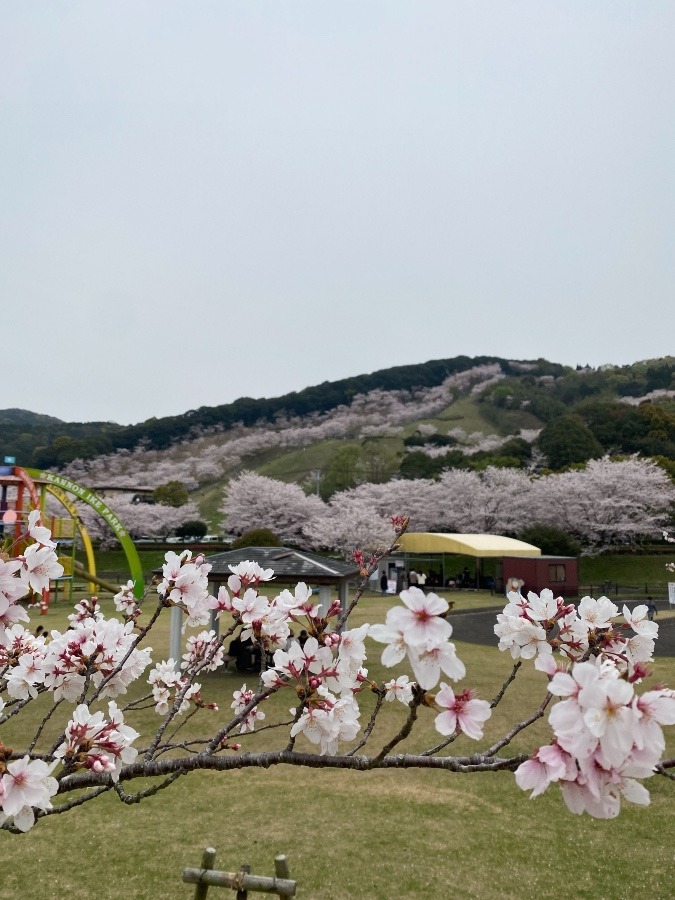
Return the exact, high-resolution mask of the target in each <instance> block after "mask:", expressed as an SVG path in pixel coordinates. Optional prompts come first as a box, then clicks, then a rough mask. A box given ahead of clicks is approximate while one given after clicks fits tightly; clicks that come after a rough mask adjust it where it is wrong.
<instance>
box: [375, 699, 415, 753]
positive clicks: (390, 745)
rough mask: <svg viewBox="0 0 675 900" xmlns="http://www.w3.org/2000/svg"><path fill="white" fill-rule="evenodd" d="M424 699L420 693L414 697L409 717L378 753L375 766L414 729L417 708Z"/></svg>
mask: <svg viewBox="0 0 675 900" xmlns="http://www.w3.org/2000/svg"><path fill="white" fill-rule="evenodd" d="M422 699H423V698H422V697H421V696H420V695H419V694H417V695H416V696H415V697H413V701H412V703H411V704H410V712H409V713H408V718H407V719H406V721H405V723H404V724H403V726H402V728H401V730H400V731H399V732H398V734H397V735H396V736H395V737H393V738H392V739H391V740H390V741H389V743H388V744H385V745H384V747H383V748H382V749H381V750H380V752H379V753H378V754H377V756H376V757H374V759H373V761H372V765H373V768H375V767H376V766H377V763H378V762H380V760H382V759H384V758H385V757H386V755H387V753H389V751H390V750H393V749H394V747H395V746H396V745H397V744H400V743H401V741H404V740H405V739H406V738H407V737H408V735H409V734H410V732H411V731H412V727H413V725H414V724H415V721H416V720H417V709H418V707H419V706H420V705H421V703H422Z"/></svg>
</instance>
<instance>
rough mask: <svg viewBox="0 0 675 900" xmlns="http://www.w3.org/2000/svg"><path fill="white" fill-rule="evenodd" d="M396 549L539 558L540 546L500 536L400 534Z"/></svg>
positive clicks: (414, 551) (411, 551) (413, 551)
mask: <svg viewBox="0 0 675 900" xmlns="http://www.w3.org/2000/svg"><path fill="white" fill-rule="evenodd" d="M398 545H399V548H400V549H401V550H403V551H404V552H406V553H461V554H463V555H464V556H478V557H481V558H482V557H486V556H529V557H532V556H541V550H540V549H539V547H535V546H534V545H533V544H526V543H525V542H524V541H517V540H516V539H515V538H510V537H503V536H502V535H500V534H435V533H433V532H428V531H427V532H417V533H412V534H403V535H401V537H400V538H399V541H398Z"/></svg>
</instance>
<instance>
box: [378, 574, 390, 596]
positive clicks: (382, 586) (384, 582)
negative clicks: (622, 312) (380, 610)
mask: <svg viewBox="0 0 675 900" xmlns="http://www.w3.org/2000/svg"><path fill="white" fill-rule="evenodd" d="M388 587H389V579H388V578H387V573H386V572H385V571H384V569H383V570H382V577H381V578H380V590H381V591H382V596H383V597H384V595H385V594H386V593H387V589H388Z"/></svg>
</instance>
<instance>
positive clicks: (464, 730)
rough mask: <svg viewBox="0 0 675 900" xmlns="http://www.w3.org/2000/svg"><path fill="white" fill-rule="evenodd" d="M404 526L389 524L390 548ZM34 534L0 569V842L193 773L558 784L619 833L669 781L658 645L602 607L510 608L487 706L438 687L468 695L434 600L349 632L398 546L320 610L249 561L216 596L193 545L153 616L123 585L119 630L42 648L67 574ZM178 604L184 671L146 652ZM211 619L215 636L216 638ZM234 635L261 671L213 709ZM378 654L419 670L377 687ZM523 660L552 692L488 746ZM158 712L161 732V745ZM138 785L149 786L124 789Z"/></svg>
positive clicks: (535, 790) (669, 705)
mask: <svg viewBox="0 0 675 900" xmlns="http://www.w3.org/2000/svg"><path fill="white" fill-rule="evenodd" d="M407 524H408V520H407V518H405V517H401V516H397V517H394V519H393V520H392V523H391V528H392V530H393V531H394V539H395V538H396V537H397V536H398V535H400V534H401V533H402V532H403V531H404V530H405V528H406V527H407ZM21 537H22V540H33V541H35V543H33V544H30V545H29V546H28V549H26V550H24V551H23V552H22V553H21V554H20V555H17V556H12V554H11V552H10V551H11V547H8V548H7V552H6V553H5V554H4V556H3V558H2V559H0V729H1V728H2V726H3V725H5V723H7V722H9V721H10V720H14V721H13V724H16V725H17V727H18V725H19V724H20V723H21V721H22V720H23V721H25V723H26V724H25V740H24V742H23V743H22V746H21V747H20V748H19V749H16V748H14V747H11V748H10V747H9V746H8V745H7V744H5V743H2V742H1V741H0V829H4V830H10V831H16V832H23V831H27V830H28V829H30V828H32V827H33V826H34V825H35V823H36V822H37V821H38V820H39V819H41V818H44V817H46V816H49V815H54V814H57V813H64V812H66V811H67V810H69V809H71V808H73V807H75V806H79V805H81V804H82V803H85V802H88V801H91V800H94V799H95V798H96V797H98V796H99V795H101V794H103V793H106V792H109V791H113V792H115V793H116V794H117V795H118V796H119V797H120V799H121V800H123V801H124V802H126V803H132V802H136V801H139V800H142V799H143V798H144V797H147V796H151V795H152V794H154V793H157V791H159V790H162V789H164V788H166V787H169V786H170V785H171V784H172V783H173V781H175V779H176V778H177V777H179V776H180V775H182V774H185V773H187V772H190V771H194V770H196V769H213V770H219V771H223V772H226V771H230V770H232V769H241V768H246V767H251V766H264V767H267V766H271V765H278V764H287V765H293V766H309V767H317V766H321V767H325V768H343V769H345V768H348V769H355V770H358V771H363V770H369V769H376V768H397V769H401V768H425V769H429V768H433V769H442V770H445V771H452V772H465V773H469V772H486V771H498V770H509V771H514V772H515V777H516V782H517V784H518V785H519V786H520V787H521V788H522V789H524V790H528V791H530V792H531V794H532V796H536V795H538V794H540V793H542V792H543V791H544V790H546V789H547V788H548V787H549V786H550V785H551V784H553V783H556V784H558V785H559V786H560V789H561V792H562V796H563V800H564V802H565V804H566V805H567V806H568V808H569V809H570V810H571V811H572V812H574V813H582V812H587V813H589V814H590V815H592V816H595V817H601V818H608V817H611V816H614V815H616V814H617V813H618V812H619V810H620V806H621V802H622V800H626V801H629V802H633V803H638V804H646V803H648V802H649V794H648V791H647V790H646V788H645V787H644V785H643V783H642V782H643V781H644V780H645V779H647V778H649V777H651V776H652V775H654V774H657V773H661V774H667V773H668V770H669V769H671V768H675V760H674V759H670V760H669V759H663V753H664V750H665V739H664V734H663V728H664V727H666V726H669V725H673V724H675V692H673V691H672V690H670V689H668V688H666V687H664V686H661V685H654V686H651V687H648V688H647V689H646V690H642V685H643V683H644V682H645V680H646V679H647V678H648V677H649V672H648V665H649V661H650V659H651V656H652V653H653V649H654V641H655V639H656V638H657V635H658V628H657V626H656V625H655V623H653V622H650V621H649V620H648V618H646V612H647V610H646V608H645V607H637V608H636V609H633V610H629V609H628V608H626V607H624V609H623V614H621V613H620V612H619V610H618V608H617V607H616V606H615V605H614V604H613V603H612V602H611V601H610V600H608V599H607V598H604V597H601V598H599V599H597V600H596V599H593V598H590V597H588V598H583V600H582V601H581V602H580V604H579V606H578V607H575V606H574V605H572V604H569V603H566V602H565V601H564V600H563V599H562V598H559V597H554V596H553V595H552V594H551V593H550V592H546V591H544V592H542V594H541V595H536V594H529V595H528V596H527V597H526V598H524V597H522V596H521V595H520V594H510V595H509V597H508V603H507V604H506V606H505V608H504V611H503V612H502V613H501V614H500V615H499V617H498V622H497V625H496V626H495V631H496V635H497V637H498V639H499V646H500V649H502V650H504V651H507V650H508V651H509V653H510V654H511V656H512V658H513V660H514V664H513V670H512V672H511V675H510V676H509V677H508V678H507V679H506V681H505V683H504V684H503V685H502V687H501V689H500V690H499V691H498V692H497V694H496V695H495V696H494V697H493V698H492V699H491V700H490V699H486V698H484V697H479V696H478V695H477V692H476V690H475V689H474V688H473V687H472V686H471V685H470V684H469V685H467V686H464V685H461V686H460V685H457V686H456V687H451V686H450V685H449V684H448V683H447V682H446V681H442V680H441V679H442V677H443V676H445V677H447V678H448V679H450V680H451V681H453V682H455V683H457V682H462V681H463V680H464V679H465V676H466V669H465V666H464V664H463V662H462V661H461V660H460V659H459V657H458V655H457V649H456V647H455V645H454V644H453V643H452V642H451V640H450V638H451V637H452V625H451V623H450V622H449V621H448V620H447V618H446V614H447V613H448V604H447V603H446V601H445V600H443V599H442V598H440V597H438V596H436V595H435V594H433V593H429V594H424V593H423V592H422V591H421V590H420V589H418V588H415V587H411V588H409V589H408V590H406V591H403V592H402V593H401V595H400V600H401V604H400V605H395V606H393V607H392V608H391V609H390V610H389V611H388V613H387V615H386V621H385V622H384V623H381V624H377V623H373V624H371V623H362V624H360V625H358V626H351V625H350V617H351V615H352V613H353V612H354V610H355V609H356V607H357V606H358V604H359V602H360V599H361V596H362V592H363V589H364V588H365V585H366V584H367V581H368V578H369V576H370V575H371V574H372V573H373V572H374V571H375V570H376V569H377V567H378V563H379V561H380V559H381V558H382V556H383V555H384V554H385V553H388V552H391V550H392V549H393V548H392V546H389V547H384V548H383V549H382V550H379V551H373V552H372V553H371V555H370V556H369V557H367V556H366V555H365V554H364V552H363V551H358V552H355V554H354V559H355V561H356V562H357V563H358V566H359V569H360V571H361V575H362V584H361V587H360V588H359V590H358V591H357V593H356V595H355V597H354V599H353V600H352V602H351V604H350V605H349V606H348V607H347V608H346V609H343V608H341V606H340V603H339V602H337V601H336V602H334V603H333V604H332V605H330V607H329V608H328V609H327V610H324V609H321V608H320V607H319V606H317V605H316V604H315V603H314V602H313V599H312V593H311V591H310V589H309V588H308V587H307V585H305V584H302V583H301V584H298V585H297V586H296V587H295V588H294V590H292V591H291V590H288V589H284V590H279V591H277V590H275V588H274V573H273V571H272V570H271V569H262V568H261V567H260V566H259V565H258V564H257V563H255V562H254V561H246V562H243V563H241V564H239V565H238V566H234V567H232V569H231V575H230V577H229V579H228V583H227V586H224V587H222V588H221V589H220V591H219V593H218V596H216V597H214V596H211V595H210V594H209V590H208V574H209V565H208V563H207V562H206V561H205V559H204V557H203V556H200V555H198V556H196V557H193V556H192V555H191V554H190V552H189V551H187V550H186V551H183V552H182V553H181V554H175V553H171V552H169V553H167V554H166V557H165V563H164V566H163V572H162V575H163V577H162V578H161V580H159V583H158V584H157V585H156V588H155V589H154V592H153V593H154V595H155V600H154V604H153V603H152V602H151V600H150V596H148V597H147V598H146V599H145V601H144V602H143V603H140V602H139V601H137V600H136V599H135V598H134V597H133V593H132V591H131V589H130V588H131V586H130V585H128V584H127V585H124V586H123V587H121V588H120V591H119V593H118V594H117V596H116V597H115V608H116V610H117V612H118V614H119V618H116V617H112V618H106V616H105V615H104V614H103V612H102V609H101V606H100V604H99V603H98V601H97V599H96V598H95V597H92V598H89V599H87V600H83V601H81V602H80V603H78V604H77V606H76V607H75V609H74V611H73V613H72V614H71V615H70V616H69V622H70V627H69V628H68V629H67V630H66V631H64V632H63V633H61V632H59V631H57V630H52V631H51V632H50V633H49V634H48V635H47V636H46V637H45V636H44V635H41V636H39V637H36V636H34V635H33V634H31V632H29V631H28V630H27V629H26V628H25V626H24V624H23V623H24V622H25V621H27V619H28V616H27V614H26V613H25V611H24V609H23V607H22V606H21V605H20V601H21V599H22V598H24V597H29V596H30V594H31V593H34V592H35V591H38V592H39V591H41V590H42V589H43V587H44V585H45V583H48V581H49V578H50V577H53V576H52V575H51V574H50V573H52V572H56V571H57V563H56V561H55V553H54V548H53V546H52V541H51V536H50V535H49V533H48V530H47V529H46V528H45V527H44V525H42V523H41V522H40V516H39V514H37V515H36V514H35V513H33V514H31V517H30V519H29V524H28V530H27V532H26V534H25V535H22V536H21ZM37 560H39V562H37ZM148 604H149V605H150V607H151V608H150V609H146V606H147V605H148ZM171 609H178V610H181V611H182V612H183V613H185V614H186V616H187V623H188V626H189V627H195V628H196V629H201V630H198V631H196V633H188V634H186V636H185V645H184V652H182V654H181V657H180V659H158V660H156V661H153V657H152V650H151V647H149V646H147V643H148V641H149V639H150V636H151V634H152V632H153V628H154V627H155V625H156V623H157V622H158V621H159V619H160V617H162V616H164V615H166V614H167V612H168V611H169V610H171ZM214 619H215V620H218V622H219V631H220V633H217V632H216V630H215V629H214V628H209V629H208V630H207V629H206V628H204V626H208V625H209V624H210V623H211V622H212V620H214ZM292 625H295V626H298V627H300V628H302V629H304V630H306V631H307V634H308V639H307V640H306V642H305V643H304V646H302V647H301V646H300V644H299V643H297V642H296V641H294V640H293V639H292V637H291V626H292ZM233 635H236V636H237V637H239V638H240V639H242V640H247V639H248V640H250V641H251V644H252V646H253V647H254V648H255V650H256V651H257V654H258V657H259V659H260V671H259V674H258V676H256V675H255V674H254V673H252V674H251V677H250V678H249V679H248V680H247V682H246V683H244V684H241V686H239V687H238V688H237V689H236V690H235V691H234V693H233V695H232V702H231V704H230V705H229V709H227V710H226V711H225V713H220V712H219V710H218V707H217V704H215V703H214V702H212V701H210V700H209V697H208V696H206V695H208V681H206V680H205V679H204V676H205V675H207V674H208V673H210V672H214V671H216V670H218V669H219V668H220V667H221V666H223V665H224V664H225V661H226V656H225V646H226V641H227V640H228V639H229V638H231V637H232V636H233ZM372 641H374V642H375V643H376V644H377V643H380V644H384V645H385V646H384V650H383V652H382V655H381V663H382V665H383V666H384V667H385V668H393V667H396V666H398V665H400V664H406V663H407V664H409V665H410V667H411V669H412V673H413V675H414V680H410V678H409V676H408V674H398V675H396V676H395V677H392V678H388V679H384V680H380V678H377V677H375V675H374V672H373V671H371V672H369V670H368V668H367V665H368V654H369V653H370V652H371V650H372V646H373V645H372V643H371V642H372ZM529 660H533V663H532V664H533V666H534V667H535V669H536V670H537V671H538V672H540V673H541V676H542V679H546V682H545V684H544V683H542V688H543V691H542V692H543V694H544V697H543V700H542V702H541V705H540V707H539V709H538V710H537V711H536V712H535V713H534V714H530V715H528V716H527V717H526V718H524V719H522V720H520V721H517V722H516V723H515V724H514V725H513V726H512V727H511V728H510V729H509V730H508V731H507V732H506V733H505V734H493V733H491V734H490V735H489V737H488V738H487V739H486V738H484V735H485V733H486V732H487V731H488V730H489V729H491V728H492V729H493V730H496V729H495V726H493V724H492V723H493V720H492V719H491V715H492V710H493V709H494V708H495V707H496V706H497V705H498V704H499V703H500V702H502V699H503V697H504V696H505V694H506V692H507V691H512V689H511V685H512V684H513V682H514V681H515V680H516V677H517V674H518V671H519V670H520V668H521V666H522V665H523V663H524V661H529ZM372 668H373V666H372V665H371V669H372ZM375 669H377V663H375ZM439 683H440V687H439ZM142 685H146V687H145V688H143V689H141V686H142ZM273 698H276V702H275V701H274V700H273ZM44 701H48V703H44ZM394 701H397V702H394ZM38 702H40V703H41V704H44V705H45V706H47V711H46V712H44V707H43V706H42V705H41V706H40V707H39V708H40V710H41V713H40V715H38V717H37V719H36V718H35V717H34V716H33V717H31V714H30V711H31V709H32V708H33V704H36V703H38ZM387 703H388V704H390V705H389V706H388V707H387V708H388V709H389V710H390V711H392V712H393V713H394V714H397V715H398V718H397V722H398V724H397V726H396V729H395V733H394V734H393V736H391V735H388V736H384V735H383V728H382V726H381V721H382V720H381V718H380V717H381V714H382V710H383V708H384V705H385V704H387ZM118 704H119V705H118ZM399 704H400V706H399ZM401 707H402V709H401ZM153 710H154V711H153ZM547 711H548V722H549V725H550V727H551V730H552V739H551V741H550V743H549V744H546V745H544V746H540V747H535V748H534V749H533V751H532V753H531V754H518V753H510V752H509V747H510V744H511V742H512V741H513V739H514V737H515V736H516V735H520V734H521V733H522V732H524V731H525V730H526V729H527V728H528V727H529V726H530V725H532V724H533V723H534V722H536V721H538V720H539V719H541V718H543V717H544V716H545V715H546V713H547ZM149 715H154V716H156V720H155V726H154V727H151V728H150V729H149V730H148V726H147V717H148V716H149ZM425 718H426V719H427V722H428V724H429V727H433V728H435V730H436V732H437V733H438V735H439V736H440V741H439V742H438V743H435V744H434V745H433V746H431V747H429V748H428V749H426V750H424V751H421V752H419V751H416V752H411V751H410V750H409V749H407V745H406V744H405V741H406V739H407V738H408V736H409V735H410V734H411V732H412V730H413V729H414V728H415V727H416V725H417V723H418V722H420V721H422V720H423V719H425ZM36 722H37V724H36ZM188 722H191V723H193V725H194V723H200V726H199V727H201V731H199V732H198V736H195V732H194V731H193V732H191V733H190V734H187V732H186V731H185V730H184V729H185V728H186V725H187V723H188ZM194 727H195V728H197V727H198V726H197V725H194ZM272 729H276V730H277V732H276V733H279V732H280V733H281V734H282V735H283V737H282V739H281V741H280V743H279V745H278V746H277V747H276V749H271V750H270V749H262V750H259V751H250V752H245V753H242V752H241V749H242V742H244V741H247V740H248V741H251V740H255V738H256V735H257V734H258V733H259V732H261V731H266V732H268V735H269V734H270V733H272V732H271V730H272ZM16 731H17V729H16V728H15V729H14V733H15V734H16ZM0 735H2V731H0ZM460 738H461V739H462V740H463V739H465V738H466V739H470V740H472V741H476V742H483V743H482V744H480V745H479V746H478V748H477V749H476V750H474V751H473V752H471V753H470V754H469V755H465V754H457V755H452V754H449V753H448V752H447V749H446V748H448V747H449V745H450V744H452V743H453V742H454V741H455V740H457V739H460ZM486 744H487V745H486ZM399 745H400V746H399ZM395 748H398V749H399V751H400V752H397V753H394V752H393V751H394V749H395ZM136 779H143V782H142V783H143V787H141V788H139V789H138V790H136V792H135V793H130V792H129V791H130V790H133V788H131V787H130V785H132V784H133V782H134V781H135V780H136ZM147 779H151V783H150V786H148V782H147Z"/></svg>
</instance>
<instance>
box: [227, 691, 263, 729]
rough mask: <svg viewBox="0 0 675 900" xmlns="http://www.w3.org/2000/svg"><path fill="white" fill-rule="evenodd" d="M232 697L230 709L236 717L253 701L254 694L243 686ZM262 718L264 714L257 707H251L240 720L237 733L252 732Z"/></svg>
mask: <svg viewBox="0 0 675 900" xmlns="http://www.w3.org/2000/svg"><path fill="white" fill-rule="evenodd" d="M232 696H233V698H234V699H233V701H232V709H233V710H234V713H235V715H237V716H238V715H240V714H241V713H243V712H244V710H245V709H246V707H247V706H248V705H249V704H250V702H251V700H253V698H254V696H255V693H254V691H252V690H250V689H249V688H247V687H246V685H245V684H243V685H242V686H241V689H240V690H238V691H235V692H234V694H233V695H232ZM264 718H265V713H264V712H263V711H262V710H260V709H258V707H257V706H253V707H251V709H249V710H248V712H246V714H245V715H244V717H243V718H242V721H241V725H240V727H239V733H240V734H244V733H245V732H246V731H254V730H255V723H256V722H258V721H260V720H262V719H264Z"/></svg>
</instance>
